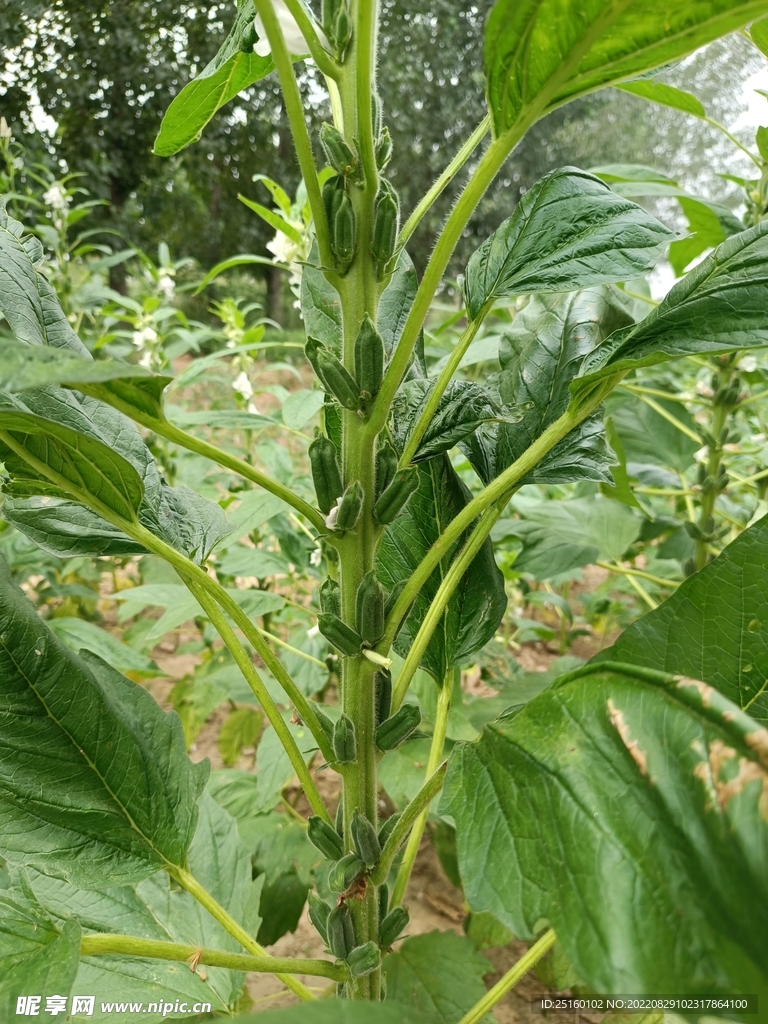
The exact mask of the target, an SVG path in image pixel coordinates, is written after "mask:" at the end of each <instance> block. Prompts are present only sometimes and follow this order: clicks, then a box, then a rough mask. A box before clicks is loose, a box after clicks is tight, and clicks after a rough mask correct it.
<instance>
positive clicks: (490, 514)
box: [392, 491, 511, 713]
mask: <svg viewBox="0 0 768 1024" xmlns="http://www.w3.org/2000/svg"><path fill="white" fill-rule="evenodd" d="M510 497H511V491H510V492H505V493H504V494H503V495H502V497H501V498H499V499H498V501H496V502H495V503H494V504H493V505H491V507H490V508H488V509H486V511H485V512H484V513H483V515H482V516H481V518H480V521H479V523H478V524H477V526H476V527H475V528H474V530H473V531H472V533H471V534H470V536H469V537H468V538H467V542H466V544H465V545H464V547H463V548H462V549H461V552H460V553H459V554H458V555H457V557H456V558H454V560H453V561H452V562H451V565H450V567H449V569H448V572H447V573H446V574H445V577H444V578H443V580H442V582H441V584H440V586H439V587H438V588H437V593H436V594H435V596H434V597H433V599H432V602H431V603H430V606H429V608H428V609H427V614H426V615H425V616H424V620H423V622H422V623H421V626H420V627H419V631H418V633H417V634H416V637H415V638H414V641H413V643H412V644H411V647H410V650H409V651H408V656H407V657H406V659H405V662H404V663H403V667H402V668H401V669H400V674H399V675H398V677H397V683H396V684H395V688H394V691H393V693H392V711H393V713H394V712H395V711H396V710H397V709H398V708H399V707H400V705H401V704H402V702H403V698H404V697H405V695H406V693H407V692H408V687H409V686H410V685H411V680H412V679H413V677H414V675H415V674H416V670H417V669H418V667H419V665H420V664H421V659H422V658H423V657H424V652H425V651H426V649H427V647H428V645H429V641H430V640H431V639H432V634H433V633H434V631H435V630H436V629H437V627H438V625H439V624H440V620H441V618H442V617H443V612H444V611H445V609H446V607H447V605H448V602H449V601H450V599H451V597H452V596H453V592H454V590H455V589H456V587H457V586H458V585H459V583H460V582H461V580H462V578H463V576H464V574H465V573H466V572H467V571H468V569H469V567H470V566H471V565H472V562H473V561H474V559H475V556H476V555H477V553H478V551H479V550H480V548H481V547H482V546H483V544H484V543H485V540H486V537H487V536H488V534H489V533H490V532H491V530H492V528H493V525H494V523H495V522H496V520H497V519H498V518H499V516H500V515H501V513H502V512H503V510H504V507H505V506H506V504H507V502H508V501H509V499H510ZM454 522H455V520H454ZM451 525H453V523H451ZM449 529H450V527H449ZM443 536H445V534H443ZM417 572H418V570H417ZM395 610H397V605H395Z"/></svg>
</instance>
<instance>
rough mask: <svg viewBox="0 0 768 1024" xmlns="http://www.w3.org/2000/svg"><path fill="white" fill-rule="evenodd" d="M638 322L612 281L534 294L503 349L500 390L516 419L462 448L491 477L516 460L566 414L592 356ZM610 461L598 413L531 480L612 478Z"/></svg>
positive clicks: (506, 412) (492, 428) (505, 410)
mask: <svg viewBox="0 0 768 1024" xmlns="http://www.w3.org/2000/svg"><path fill="white" fill-rule="evenodd" d="M632 322H633V321H632V316H631V314H630V308H629V303H628V301H627V299H626V298H625V297H624V296H623V295H622V293H621V292H619V291H618V290H617V289H616V288H613V287H611V286H598V287H596V288H586V289H584V290H583V291H580V292H574V293H572V294H570V295H557V294H550V295H536V296H533V297H532V298H531V300H530V302H529V303H528V305H527V306H526V307H525V308H524V309H523V310H522V311H521V312H520V313H518V314H517V316H516V317H515V319H514V321H513V323H512V326H511V327H510V329H509V330H508V331H507V333H506V334H505V335H504V336H503V338H502V343H501V346H500V351H499V360H500V362H501V366H502V369H501V373H500V374H498V376H497V377H496V379H495V388H496V391H497V393H498V401H499V404H500V405H501V408H502V411H503V414H504V416H505V417H506V418H507V419H508V420H509V421H511V422H507V423H503V422H502V423H498V424H495V425H493V426H486V427H482V428H481V429H480V430H479V431H478V433H477V434H476V435H475V437H473V438H472V439H471V440H470V441H468V442H467V443H466V444H465V445H464V446H463V448H464V451H466V453H467V455H468V457H469V459H470V461H471V462H472V465H473V466H474V468H475V469H476V470H477V472H478V473H479V474H480V477H481V478H482V480H483V482H484V483H490V482H491V480H493V479H494V478H495V477H496V476H498V475H499V473H501V472H502V471H503V470H504V469H506V468H507V466H511V465H512V463H513V462H515V461H516V460H517V459H518V458H519V457H520V456H521V455H522V454H523V452H524V451H525V450H526V449H527V448H528V447H529V446H530V445H531V444H532V443H533V442H534V441H535V440H536V439H537V438H538V437H540V436H541V434H542V433H543V432H544V431H545V430H546V429H547V427H548V426H550V424H552V423H554V422H555V420H557V419H558V418H559V417H560V416H561V415H562V414H563V413H564V412H565V410H566V409H567V408H568V404H569V402H570V397H571V396H570V391H569V386H570V383H571V381H572V380H573V378H574V377H575V376H576V374H577V373H578V372H579V369H580V367H581V364H582V362H583V361H584V358H585V356H587V355H588V354H589V353H590V352H591V351H593V350H594V349H595V348H596V347H597V346H598V345H600V344H601V343H602V342H603V341H604V340H605V339H606V338H607V337H609V336H610V335H611V334H612V333H613V332H614V331H615V330H617V329H618V328H620V327H624V326H625V325H627V324H631V323H632ZM609 463H610V454H609V452H608V450H607V448H606V446H605V438H604V435H603V429H602V415H601V414H600V413H599V412H598V413H596V414H595V415H593V416H592V417H590V418H589V419H587V420H586V421H585V422H583V423H581V424H580V425H579V426H578V427H577V428H576V429H575V430H574V431H572V432H571V434H569V435H568V437H566V438H565V439H564V440H563V441H561V442H560V443H559V444H557V445H556V446H555V447H554V448H553V449H552V451H551V452H549V454H548V455H546V456H545V457H544V458H543V459H542V461H541V462H540V463H539V464H538V465H537V466H536V468H535V469H534V470H532V472H531V473H529V474H528V475H527V476H526V477H525V480H524V482H526V483H568V482H569V481H572V480H602V481H605V480H608V479H609V474H608V465H609Z"/></svg>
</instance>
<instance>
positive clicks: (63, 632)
mask: <svg viewBox="0 0 768 1024" xmlns="http://www.w3.org/2000/svg"><path fill="white" fill-rule="evenodd" d="M48 628H49V629H50V631H51V632H52V633H53V635H54V636H56V637H58V638H59V640H61V641H62V643H65V644H66V645H67V647H69V649H70V650H72V651H75V652H78V651H80V650H83V649H85V650H86V651H90V652H91V654H95V655H96V656H97V657H99V658H101V659H102V661H106V663H107V664H108V665H111V666H112V668H114V669H117V671H118V672H122V673H123V674H124V675H125V674H126V673H128V672H130V673H131V674H132V676H134V677H136V676H138V677H139V678H145V679H153V678H155V677H156V676H163V675H166V673H165V672H163V670H162V669H161V668H159V667H158V666H157V665H156V664H155V662H154V661H152V660H151V659H150V658H147V657H145V655H143V654H140V653H139V652H138V651H135V650H134V649H133V648H132V647H129V646H128V644H124V643H123V642H122V640H118V639H117V637H116V636H113V635H112V634H111V633H110V632H108V631H107V630H106V629H101V628H100V627H99V626H97V625H95V624H94V623H93V622H88V621H86V620H85V619H75V618H54V619H49V620H48Z"/></svg>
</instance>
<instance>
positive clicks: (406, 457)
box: [400, 304, 490, 469]
mask: <svg viewBox="0 0 768 1024" xmlns="http://www.w3.org/2000/svg"><path fill="white" fill-rule="evenodd" d="M488 309H490V304H489V305H488V306H487V307H486V308H485V309H483V310H482V311H481V313H480V315H479V316H478V318H477V319H476V320H470V321H469V323H468V324H467V326H466V327H465V328H464V332H463V333H462V335H461V337H460V338H459V340H458V343H457V345H456V347H455V348H454V350H453V352H451V355H450V357H449V359H448V362H447V363H446V364H445V366H444V367H443V369H442V372H441V373H440V376H439V377H438V378H437V380H436V381H435V382H434V384H433V386H432V390H431V391H430V393H429V398H428V399H427V402H426V404H425V406H424V408H423V409H422V410H421V413H420V415H419V418H418V420H416V425H415V426H414V428H413V430H412V431H411V436H410V437H409V438H408V444H407V445H406V446H405V451H404V452H403V454H402V457H401V459H400V468H401V469H405V467H406V466H409V465H410V464H411V462H412V461H413V457H414V455H415V454H416V452H417V451H418V449H419V444H420V443H421V439H422V437H424V434H425V433H426V432H427V430H428V429H429V425H430V423H431V422H432V420H433V419H434V416H435V413H436V412H437V409H438V406H439V405H440V399H441V398H442V397H443V395H444V394H445V389H446V388H447V387H448V385H449V384H450V382H451V379H452V378H453V375H454V373H455V372H456V370H458V368H459V364H460V363H461V360H462V359H463V358H464V354H465V353H466V351H467V349H468V348H469V346H470V345H471V344H472V342H473V340H474V338H475V335H476V334H477V332H478V331H479V329H480V325H481V324H482V322H483V320H484V319H485V316H486V314H487V312H488Z"/></svg>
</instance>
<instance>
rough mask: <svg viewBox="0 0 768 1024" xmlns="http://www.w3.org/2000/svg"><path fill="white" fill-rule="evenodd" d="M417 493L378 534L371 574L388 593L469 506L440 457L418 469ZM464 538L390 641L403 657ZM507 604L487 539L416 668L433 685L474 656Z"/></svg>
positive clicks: (467, 497)
mask: <svg viewBox="0 0 768 1024" xmlns="http://www.w3.org/2000/svg"><path fill="white" fill-rule="evenodd" d="M418 473H419V488H418V490H417V491H416V493H415V494H414V495H413V497H412V498H411V500H410V501H409V502H408V504H407V505H406V506H405V509H404V510H403V512H401V514H400V515H399V516H398V517H397V519H396V520H395V521H394V523H392V525H391V526H388V527H387V528H386V530H385V531H384V536H383V537H382V540H381V546H380V548H379V554H378V560H377V563H376V573H377V575H378V577H379V579H380V580H381V582H382V583H383V584H384V586H385V587H388V588H389V589H390V590H391V589H393V588H395V587H397V586H399V585H400V584H401V583H405V582H406V581H407V580H408V579H410V577H411V576H412V574H413V572H414V570H415V569H416V566H417V565H418V564H419V562H420V561H421V559H422V558H423V557H424V556H425V555H426V553H427V552H428V551H429V549H430V548H431V547H432V545H433V544H434V542H435V541H436V540H437V539H438V537H439V536H440V535H441V533H442V532H443V530H444V529H445V528H446V526H447V525H448V523H449V522H450V521H451V520H452V519H453V518H454V517H455V516H457V515H458V513H459V512H460V511H461V509H463V508H464V506H465V505H466V504H467V503H468V502H469V500H470V494H469V491H468V490H467V488H466V487H465V486H464V484H463V483H462V482H461V481H460V480H459V478H458V476H457V475H456V473H455V471H454V469H453V467H452V466H451V463H450V460H449V459H448V457H447V456H446V455H439V456H437V457H435V458H433V459H430V460H429V462H427V463H425V464H423V465H420V466H419V467H418ZM464 539H465V537H464V536H462V538H461V539H460V540H459V541H458V542H457V543H456V544H454V545H453V547H452V548H451V550H450V551H449V552H448V553H447V554H446V556H445V558H444V559H443V561H442V562H441V563H440V565H439V566H438V567H437V568H436V569H435V571H434V572H433V574H432V575H431V576H430V578H429V579H428V580H427V582H426V583H425V584H424V586H423V587H422V588H421V591H420V592H419V595H418V597H417V598H416V600H415V602H414V604H413V606H412V608H411V611H410V613H409V615H408V617H407V619H406V621H405V623H404V625H403V627H402V629H401V630H400V633H399V634H398V637H397V639H396V640H395V644H394V647H395V650H396V651H397V653H398V654H401V655H403V656H405V654H407V652H408V650H409V649H410V647H411V644H412V642H413V639H414V637H415V636H416V633H417V632H418V629H419V626H420V625H421V623H422V621H423V620H424V616H425V615H426V613H427V610H428V608H429V605H430V603H431V601H432V598H433V597H434V596H435V593H436V592H437V588H438V587H439V586H440V583H441V581H442V579H443V576H444V575H445V573H446V572H447V571H448V568H449V566H450V563H451V561H452V560H453V557H454V555H455V554H456V552H457V550H458V549H459V548H460V547H461V545H462V544H463V542H464ZM506 605H507V598H506V594H505V592H504V578H503V576H502V574H501V572H500V570H499V569H498V567H497V565H496V562H495V561H494V558H493V547H492V545H491V542H490V540H487V541H486V542H485V543H484V544H483V547H482V548H481V549H480V551H479V552H478V554H477V556H476V557H475V559H474V561H473V562H472V564H471V565H470V567H469V569H468V570H467V572H466V573H465V575H464V577H463V578H462V581H461V583H460V584H459V585H458V587H457V588H456V589H455V591H454V593H453V596H452V597H451V599H450V601H449V603H448V607H447V608H446V610H445V612H444V613H443V616H442V618H441V620H440V624H439V625H438V627H437V628H436V629H435V632H434V633H433V634H432V639H431V640H430V642H429V646H428V647H427V650H426V651H425V653H424V658H423V660H422V667H423V668H425V669H427V671H428V672H431V673H432V675H433V676H434V677H435V679H436V680H437V682H438V684H439V685H442V680H443V678H444V677H445V673H446V671H447V670H448V668H449V667H451V666H453V665H457V664H460V663H461V661H462V659H464V658H467V657H469V655H470V654H473V653H474V652H475V651H479V650H480V648H481V647H483V646H484V645H485V644H486V643H487V642H488V641H489V640H490V639H491V637H492V636H493V634H494V633H495V632H496V628H497V626H498V625H499V622H500V621H501V618H502V616H503V614H504V610H505V608H506Z"/></svg>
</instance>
